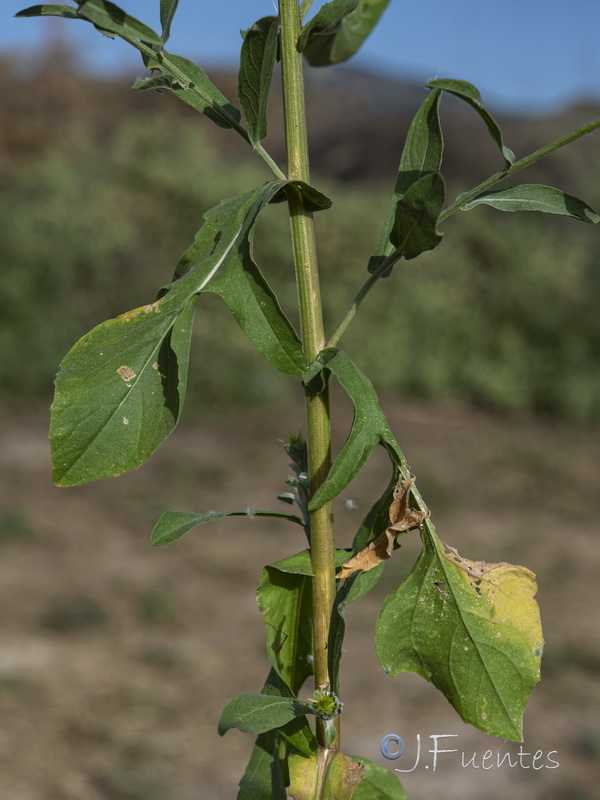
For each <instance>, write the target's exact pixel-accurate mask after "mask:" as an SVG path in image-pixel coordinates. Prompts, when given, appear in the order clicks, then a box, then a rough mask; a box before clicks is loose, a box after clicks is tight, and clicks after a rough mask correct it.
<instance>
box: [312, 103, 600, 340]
mask: <svg viewBox="0 0 600 800" xmlns="http://www.w3.org/2000/svg"><path fill="white" fill-rule="evenodd" d="M597 128H600V117H598V118H597V119H593V120H592V121H591V122H588V123H587V125H583V126H582V127H581V128H577V130H575V131H573V132H572V133H569V134H567V135H566V136H562V137H561V138H560V139H556V140H555V141H554V142H551V143H550V144H548V145H546V146H545V147H540V149H539V150H535V151H534V152H533V153H530V154H529V155H528V156H525V157H524V158H521V159H520V160H519V161H515V163H514V164H513V165H512V167H510V168H509V169H507V170H503V171H502V172H496V173H495V174H494V175H492V176H491V177H489V178H487V179H486V180H485V181H483V182H482V183H480V184H479V185H478V186H475V188H473V189H470V190H469V191H468V192H464V193H463V194H461V195H459V196H458V197H457V198H456V200H455V201H454V202H453V203H452V204H451V205H449V206H448V207H447V208H445V209H444V210H443V211H442V213H441V214H440V216H439V218H438V222H444V221H445V220H446V219H448V217H450V216H451V215H452V214H454V213H455V212H456V211H458V210H459V209H460V208H462V206H464V205H466V204H467V203H469V202H470V201H471V200H474V199H475V198H476V197H478V196H479V195H480V194H481V193H482V192H485V191H487V190H488V189H490V188H491V187H492V186H495V185H496V184H497V183H499V182H500V181H503V180H504V179H505V178H508V177H510V176H511V175H514V173H515V172H518V171H519V170H521V169H524V168H525V167H529V166H531V164H534V163H535V162H536V161H539V160H540V159H541V158H545V156H548V155H550V153H554V151H555V150H558V149H560V148H561V147H564V146H565V145H567V144H570V143H571V142H574V141H575V140H576V139H580V138H581V137H582V136H585V135H586V134H588V133H592V131H595V130H596V129H597ZM398 259H399V256H398V251H397V250H396V251H394V252H393V253H392V254H391V255H389V256H388V257H387V258H386V259H385V261H384V262H383V263H382V264H381V265H380V266H379V267H378V268H377V270H376V271H375V272H373V274H372V275H370V276H369V278H368V279H367V280H366V281H365V283H364V284H363V285H362V286H361V288H360V289H359V291H358V293H357V295H356V297H355V298H354V300H353V301H352V302H351V303H350V305H349V306H348V309H347V311H346V313H345V314H344V318H343V319H342V321H341V322H340V324H339V325H338V327H337V328H336V330H335V333H334V334H333V336H332V337H331V339H330V340H329V341H328V342H327V346H328V347H335V345H337V343H338V341H339V340H340V337H341V336H342V334H343V333H344V331H345V330H346V328H347V327H348V325H349V324H350V322H351V321H352V319H353V317H354V315H355V314H356V312H357V310H358V307H359V305H360V304H361V303H362V301H363V300H364V299H365V297H366V296H367V295H368V294H369V292H370V291H371V289H372V288H373V287H374V286H375V284H376V283H377V281H378V280H379V278H381V276H382V275H383V274H385V273H386V272H387V270H388V269H389V268H390V267H393V266H394V264H395V263H396V261H398Z"/></svg>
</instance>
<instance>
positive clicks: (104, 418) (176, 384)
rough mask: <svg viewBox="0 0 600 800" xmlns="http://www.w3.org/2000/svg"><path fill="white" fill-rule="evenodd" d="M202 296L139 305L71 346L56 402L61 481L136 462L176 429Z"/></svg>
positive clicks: (53, 431) (54, 436) (53, 428)
mask: <svg viewBox="0 0 600 800" xmlns="http://www.w3.org/2000/svg"><path fill="white" fill-rule="evenodd" d="M195 300H196V298H195V297H188V298H187V299H184V300H183V302H182V303H177V304H169V303H164V304H163V301H162V300H159V301H158V302H156V303H153V304H151V305H148V306H143V307H141V308H138V309H134V310H133V311H129V312H127V313H126V314H122V315H121V316H120V317H117V319H112V320H108V322H104V323H103V324H102V325H99V326H98V327H96V328H94V329H93V330H92V331H90V333H88V334H87V335H86V336H84V337H83V338H82V339H80V340H79V342H77V344H75V346H74V347H73V348H72V349H71V350H70V352H69V353H68V354H67V356H66V357H65V359H64V360H63V362H62V364H61V369H60V372H59V374H58V376H57V379H56V392H55V396H54V402H53V404H52V419H51V425H50V441H51V449H52V462H53V479H54V482H55V483H56V485H58V486H75V485H77V484H80V483H86V482H88V481H92V480H96V479H98V478H105V477H109V476H115V475H120V474H121V473H123V472H126V471H127V470H130V469H136V468H137V467H139V466H141V464H143V463H144V461H146V460H147V459H148V457H149V456H150V455H151V453H152V452H153V451H154V450H155V449H156V448H157V447H158V445H159V444H160V443H161V442H162V441H163V440H164V439H165V438H166V437H167V436H168V435H169V434H170V433H171V431H172V430H173V428H174V427H175V425H176V424H177V422H178V420H179V417H180V414H181V408H182V406H183V401H184V398H185V387H186V380H187V365H188V358H189V347H190V339H191V333H192V320H193V312H194V305H195Z"/></svg>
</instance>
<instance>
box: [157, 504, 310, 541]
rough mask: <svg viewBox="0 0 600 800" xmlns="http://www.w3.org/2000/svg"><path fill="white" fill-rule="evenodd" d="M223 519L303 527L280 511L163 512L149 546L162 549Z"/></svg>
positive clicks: (295, 518) (296, 520) (293, 515)
mask: <svg viewBox="0 0 600 800" xmlns="http://www.w3.org/2000/svg"><path fill="white" fill-rule="evenodd" d="M223 517H250V518H253V517H278V518H280V519H287V520H289V521H290V522H296V523H298V524H299V525H304V522H303V521H302V520H301V519H300V517H297V516H296V515H295V514H284V513H283V512H281V511H256V510H255V509H246V511H206V512H205V513H204V514H194V513H193V512H189V511H165V512H164V514H162V516H161V517H160V519H159V520H158V522H157V523H156V525H155V526H154V530H153V531H152V536H151V539H150V541H151V544H153V545H154V546H155V547H163V546H164V545H167V544H172V543H173V542H176V541H177V540H178V539H181V537H182V536H184V535H185V534H186V533H188V531H191V530H192V528H195V527H196V526H197V525H203V524H204V523H205V522H216V520H219V519H223Z"/></svg>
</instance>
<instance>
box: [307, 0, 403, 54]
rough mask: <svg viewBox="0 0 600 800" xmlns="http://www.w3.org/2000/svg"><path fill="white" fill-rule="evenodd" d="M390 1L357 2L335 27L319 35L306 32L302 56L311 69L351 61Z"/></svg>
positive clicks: (371, 0) (313, 32)
mask: <svg viewBox="0 0 600 800" xmlns="http://www.w3.org/2000/svg"><path fill="white" fill-rule="evenodd" d="M389 2H390V0H360V2H359V3H358V5H357V6H356V8H355V9H354V10H353V11H350V13H348V14H346V15H345V16H343V17H342V19H341V20H340V21H339V23H338V24H337V25H334V27H333V28H330V29H329V30H324V31H322V32H315V31H314V30H313V31H309V33H308V35H307V41H306V44H305V46H304V49H303V52H304V56H305V58H306V60H307V61H308V63H309V64H311V65H312V66H313V67H324V66H328V65H330V64H339V63H340V62H342V61H347V60H348V59H349V58H351V57H352V56H353V55H354V54H355V53H356V52H357V51H358V50H359V49H360V48H361V46H362V44H363V42H364V41H365V39H366V38H367V37H368V36H369V34H370V33H371V31H372V30H373V28H374V27H375V25H376V24H377V23H378V22H379V18H380V17H381V15H382V14H383V12H384V11H385V9H386V8H387V6H388V5H389Z"/></svg>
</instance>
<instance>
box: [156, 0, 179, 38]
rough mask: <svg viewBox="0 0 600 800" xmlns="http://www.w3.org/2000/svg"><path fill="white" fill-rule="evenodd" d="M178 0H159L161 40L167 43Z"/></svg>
mask: <svg viewBox="0 0 600 800" xmlns="http://www.w3.org/2000/svg"><path fill="white" fill-rule="evenodd" d="M178 4H179V0H160V24H161V25H162V36H161V38H162V41H163V44H166V43H167V40H168V39H169V37H170V35H171V25H172V23H173V17H174V16H175V12H176V11H177V6H178Z"/></svg>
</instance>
